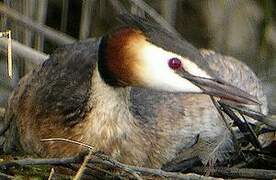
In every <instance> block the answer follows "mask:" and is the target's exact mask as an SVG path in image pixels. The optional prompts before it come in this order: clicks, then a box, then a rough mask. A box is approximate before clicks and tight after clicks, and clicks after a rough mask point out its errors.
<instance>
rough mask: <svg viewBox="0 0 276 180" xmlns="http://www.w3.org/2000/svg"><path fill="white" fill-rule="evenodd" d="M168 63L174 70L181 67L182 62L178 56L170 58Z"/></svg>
mask: <svg viewBox="0 0 276 180" xmlns="http://www.w3.org/2000/svg"><path fill="white" fill-rule="evenodd" d="M168 64H169V66H170V68H172V69H173V70H176V69H179V68H181V67H182V63H181V61H180V60H179V59H178V58H171V59H170V60H169V62H168Z"/></svg>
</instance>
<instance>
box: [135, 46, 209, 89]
mask: <svg viewBox="0 0 276 180" xmlns="http://www.w3.org/2000/svg"><path fill="white" fill-rule="evenodd" d="M139 55H141V56H140V57H141V58H139V59H140V60H141V61H142V66H143V68H141V70H142V71H143V72H141V74H140V75H141V76H142V77H141V78H142V79H143V82H144V83H145V84H146V86H148V87H151V88H154V89H157V90H164V91H170V92H196V93H200V92H202V91H201V89H200V88H198V87H197V86H196V85H194V84H193V83H191V82H190V81H188V80H186V79H184V78H182V77H180V76H179V75H178V74H176V73H175V72H174V71H173V70H172V69H171V68H170V67H169V66H168V61H169V60H170V59H171V58H173V57H177V58H179V59H180V60H181V61H182V64H183V66H184V67H186V66H187V68H188V69H187V71H188V72H189V70H193V71H198V70H200V69H199V68H198V67H197V66H196V65H195V64H194V63H192V62H188V60H185V59H183V58H182V57H181V56H179V55H176V54H174V53H171V52H167V51H165V50H163V49H162V48H159V47H156V46H154V45H152V44H150V43H145V44H143V45H142V46H140V52H139ZM184 69H186V68H184ZM200 71H201V70H200ZM202 72H203V71H201V73H193V74H194V75H199V74H200V75H204V77H206V76H207V74H206V73H202Z"/></svg>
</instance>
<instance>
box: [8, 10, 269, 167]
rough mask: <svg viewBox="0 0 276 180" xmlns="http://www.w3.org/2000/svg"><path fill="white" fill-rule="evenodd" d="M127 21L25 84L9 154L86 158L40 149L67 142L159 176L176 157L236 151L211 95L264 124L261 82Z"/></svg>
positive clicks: (13, 106)
mask: <svg viewBox="0 0 276 180" xmlns="http://www.w3.org/2000/svg"><path fill="white" fill-rule="evenodd" d="M121 20H122V21H123V22H125V24H126V25H125V26H123V27H120V28H118V29H116V30H114V31H112V32H110V33H109V34H107V35H105V36H103V38H101V39H100V40H86V41H82V42H78V43H75V44H71V45H66V46H64V47H63V48H59V49H58V50H56V51H55V53H54V54H52V55H51V56H50V58H49V59H48V60H46V61H45V62H44V63H43V64H42V65H41V66H39V67H38V68H37V69H35V70H34V71H32V72H31V73H29V74H27V75H26V76H25V77H24V78H22V80H21V81H20V83H19V85H18V87H17V88H16V89H15V90H14V91H13V93H12V95H11V97H10V99H9V103H8V107H7V111H6V115H5V120H6V121H10V122H11V124H10V128H9V130H8V132H7V133H6V137H7V138H6V142H5V148H4V149H5V150H6V151H8V150H17V149H23V150H24V151H25V152H28V153H33V154H36V155H39V156H43V157H61V156H69V155H73V154H76V153H79V152H80V151H81V150H82V147H81V146H78V145H75V144H70V143H65V142H41V139H45V138H66V139H71V140H76V141H80V142H82V143H86V144H89V145H91V146H93V147H95V148H96V149H97V150H100V151H102V152H104V153H106V154H107V155H110V156H111V157H113V158H115V159H117V160H119V161H120V162H124V163H128V164H132V165H139V166H147V167H156V168H160V167H161V166H162V165H163V164H164V163H166V162H169V161H171V160H172V159H174V158H175V157H176V156H177V155H178V154H184V158H191V157H195V156H197V157H199V158H200V159H201V160H202V162H206V161H208V159H209V157H210V154H211V153H217V151H219V149H220V148H221V149H222V148H224V147H223V146H224V144H227V143H221V142H223V141H228V140H229V139H230V141H231V138H230V136H228V135H229V132H228V130H227V128H226V127H225V124H224V122H223V121H222V120H221V117H220V115H219V114H218V112H217V110H216V108H215V106H214V105H213V103H212V101H211V99H210V96H209V95H212V96H215V97H217V98H222V99H228V100H231V101H236V102H240V103H245V104H247V103H249V104H250V103H253V104H254V103H257V104H258V103H261V105H257V110H258V111H259V112H262V113H264V114H266V112H267V105H266V97H265V95H264V94H263V91H262V87H261V85H260V83H259V80H258V79H257V77H256V76H255V74H254V73H253V72H252V71H251V70H250V69H249V68H248V67H247V66H246V65H244V64H243V63H241V62H239V61H237V60H236V59H234V58H231V57H226V56H223V55H220V54H217V53H214V52H212V51H207V50H198V49H196V48H195V47H193V46H192V45H191V44H189V43H188V42H186V41H185V40H182V39H180V38H179V37H177V36H175V35H173V34H172V33H169V32H168V31H166V30H164V29H163V28H162V27H160V26H158V25H156V24H151V23H149V22H147V21H145V20H143V19H141V18H138V17H135V16H131V15H129V16H122V17H121ZM230 84H231V85H230ZM246 92H248V93H246ZM225 148H226V147H225ZM218 153H219V152H218Z"/></svg>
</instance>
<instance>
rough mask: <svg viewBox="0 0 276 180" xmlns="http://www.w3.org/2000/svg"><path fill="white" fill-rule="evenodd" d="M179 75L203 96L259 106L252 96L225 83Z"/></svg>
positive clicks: (185, 74) (186, 73) (183, 74)
mask: <svg viewBox="0 0 276 180" xmlns="http://www.w3.org/2000/svg"><path fill="white" fill-rule="evenodd" d="M180 75H181V76H182V77H183V78H185V79H187V80H189V81H190V82H192V83H193V84H195V85H196V86H198V87H199V88H200V89H201V90H202V91H203V93H205V94H208V95H211V96H215V97H219V98H221V99H225V100H231V101H235V102H238V103H242V104H261V103H260V102H259V101H258V100H257V99H256V98H255V97H254V96H252V95H250V94H248V93H247V92H245V91H243V90H241V89H239V88H237V87H235V86H233V85H231V84H229V83H227V82H223V81H220V80H216V79H209V78H204V77H199V76H194V75H191V74H189V73H188V72H181V73H180Z"/></svg>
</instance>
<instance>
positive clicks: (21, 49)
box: [0, 38, 48, 64]
mask: <svg viewBox="0 0 276 180" xmlns="http://www.w3.org/2000/svg"><path fill="white" fill-rule="evenodd" d="M8 41H9V40H8V39H7V38H0V47H1V48H5V47H6V46H7V44H8ZM12 50H13V53H14V54H17V55H19V56H21V57H24V58H26V59H27V60H29V61H30V62H31V63H34V64H40V63H42V62H43V61H44V60H45V59H47V58H48V55H47V54H45V53H43V52H40V51H36V50H34V49H32V48H30V47H28V46H25V45H23V44H21V43H19V42H17V41H15V40H12Z"/></svg>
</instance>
